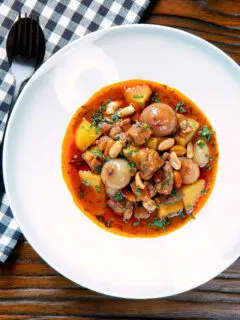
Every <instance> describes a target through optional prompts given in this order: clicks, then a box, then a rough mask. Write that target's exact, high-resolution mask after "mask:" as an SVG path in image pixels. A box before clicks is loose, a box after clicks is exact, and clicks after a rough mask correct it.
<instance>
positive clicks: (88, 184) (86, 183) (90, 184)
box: [82, 180, 91, 187]
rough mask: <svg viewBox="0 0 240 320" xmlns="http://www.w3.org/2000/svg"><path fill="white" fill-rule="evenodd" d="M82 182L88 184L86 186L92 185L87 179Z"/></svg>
mask: <svg viewBox="0 0 240 320" xmlns="http://www.w3.org/2000/svg"><path fill="white" fill-rule="evenodd" d="M82 183H83V184H84V185H85V186H86V187H91V183H89V182H88V181H86V180H82Z"/></svg>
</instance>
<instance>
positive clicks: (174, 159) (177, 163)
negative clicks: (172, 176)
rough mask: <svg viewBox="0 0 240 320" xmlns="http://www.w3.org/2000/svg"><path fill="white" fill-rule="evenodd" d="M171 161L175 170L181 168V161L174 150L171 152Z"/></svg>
mask: <svg viewBox="0 0 240 320" xmlns="http://www.w3.org/2000/svg"><path fill="white" fill-rule="evenodd" d="M170 163H171V165H172V167H173V168H174V169H175V170H180V169H181V165H182V164H181V161H180V160H179V158H178V156H177V155H176V152H174V151H173V152H171V153H170Z"/></svg>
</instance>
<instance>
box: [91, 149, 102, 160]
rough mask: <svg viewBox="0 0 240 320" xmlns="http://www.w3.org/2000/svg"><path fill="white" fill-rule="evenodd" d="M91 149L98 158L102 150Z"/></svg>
mask: <svg viewBox="0 0 240 320" xmlns="http://www.w3.org/2000/svg"><path fill="white" fill-rule="evenodd" d="M91 151H92V153H93V154H94V155H95V157H96V158H100V157H101V156H102V151H100V150H99V149H92V150H91Z"/></svg>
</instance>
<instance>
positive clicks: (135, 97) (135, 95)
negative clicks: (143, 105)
mask: <svg viewBox="0 0 240 320" xmlns="http://www.w3.org/2000/svg"><path fill="white" fill-rule="evenodd" d="M132 97H133V99H142V98H143V95H142V96H138V95H137V94H134V95H133V96H132Z"/></svg>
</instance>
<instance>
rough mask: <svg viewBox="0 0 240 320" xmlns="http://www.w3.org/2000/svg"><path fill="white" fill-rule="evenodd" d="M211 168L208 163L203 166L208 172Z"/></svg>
mask: <svg viewBox="0 0 240 320" xmlns="http://www.w3.org/2000/svg"><path fill="white" fill-rule="evenodd" d="M211 170H212V168H211V166H210V165H209V164H207V165H206V167H205V171H206V172H209V171H211Z"/></svg>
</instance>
